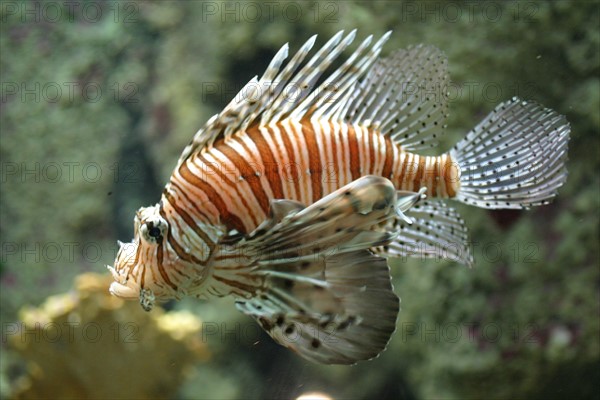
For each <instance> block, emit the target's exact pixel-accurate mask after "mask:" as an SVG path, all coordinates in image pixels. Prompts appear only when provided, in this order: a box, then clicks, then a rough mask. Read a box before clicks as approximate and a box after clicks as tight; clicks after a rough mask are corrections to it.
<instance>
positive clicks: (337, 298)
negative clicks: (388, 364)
mask: <svg viewBox="0 0 600 400" xmlns="http://www.w3.org/2000/svg"><path fill="white" fill-rule="evenodd" d="M321 268H322V270H321V271H319V270H320V269H321ZM308 269H309V270H312V271H313V274H309V275H308V276H306V278H310V280H308V279H303V278H302V277H301V276H299V279H295V277H294V276H293V275H290V276H288V277H285V278H283V277H278V276H271V277H269V279H268V288H267V290H265V291H264V293H262V294H261V295H259V296H258V297H256V298H253V299H251V300H249V301H237V302H236V305H237V307H238V309H239V310H240V311H242V312H244V313H245V314H248V315H250V316H252V317H253V318H254V319H256V320H257V321H258V323H259V324H260V325H261V326H262V327H263V329H265V330H266V331H267V333H268V334H269V335H270V336H271V337H272V338H273V339H274V340H275V341H276V342H277V343H279V344H281V345H283V346H285V347H288V348H290V349H292V350H294V351H295V352H297V353H298V354H300V355H301V356H302V357H304V358H306V359H308V360H311V361H314V362H319V363H323V364H354V363H356V362H357V361H360V360H368V359H371V358H373V357H376V356H377V355H379V353H380V352H381V351H383V350H384V349H385V347H386V345H387V343H388V341H389V339H390V336H391V335H392V333H393V332H394V330H395V328H396V316H397V314H398V311H399V302H400V301H399V299H398V297H397V296H396V295H395V294H394V292H393V290H392V284H391V282H390V275H389V269H388V266H387V262H386V260H385V259H384V258H381V257H378V256H375V255H373V254H372V253H370V252H369V251H368V250H361V251H355V252H349V253H343V254H337V255H334V256H331V257H327V258H326V259H324V260H319V261H318V262H315V263H311V265H310V266H309V268H308ZM310 275H313V277H310Z"/></svg>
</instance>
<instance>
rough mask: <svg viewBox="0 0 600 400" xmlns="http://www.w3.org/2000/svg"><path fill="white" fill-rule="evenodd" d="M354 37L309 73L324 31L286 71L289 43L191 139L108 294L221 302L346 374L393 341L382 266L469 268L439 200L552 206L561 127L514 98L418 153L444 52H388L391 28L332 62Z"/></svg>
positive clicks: (439, 123) (431, 131) (391, 299)
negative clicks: (405, 261)
mask: <svg viewBox="0 0 600 400" xmlns="http://www.w3.org/2000/svg"><path fill="white" fill-rule="evenodd" d="M355 32H356V31H352V32H350V33H349V34H347V35H345V36H344V32H343V31H341V32H338V33H337V34H336V35H335V36H333V37H332V38H331V39H330V40H329V41H328V42H327V43H326V44H325V45H324V46H323V47H322V48H321V49H320V50H318V51H316V52H315V53H314V55H313V56H312V57H310V59H308V61H305V59H307V56H308V55H309V54H310V53H311V48H312V47H313V45H314V43H315V40H316V35H315V36H313V37H311V38H310V39H309V40H308V41H307V42H306V43H305V44H304V45H303V46H302V47H301V48H300V50H299V51H298V52H297V53H296V54H295V55H294V56H293V57H292V58H291V60H290V61H289V62H288V63H287V64H285V65H284V60H285V59H286V58H287V56H288V45H287V44H286V45H284V46H283V47H282V48H281V49H280V50H279V52H278V53H277V54H276V55H275V57H274V58H273V60H272V61H271V62H270V64H269V66H268V67H267V69H266V72H265V73H264V75H263V76H262V78H260V79H257V77H254V78H253V79H252V80H250V81H249V82H248V84H247V85H245V86H244V87H243V88H242V90H241V91H240V93H239V94H238V95H237V96H236V97H235V98H234V99H233V100H232V101H231V103H229V104H228V105H227V106H226V107H225V109H224V110H223V111H222V112H221V113H219V114H217V115H215V116H213V117H212V118H211V119H210V120H209V121H208V122H207V123H206V125H205V126H204V127H203V128H202V129H200V130H199V131H198V132H197V133H196V135H195V136H194V138H193V140H192V141H191V143H190V144H189V145H188V146H187V147H186V148H185V149H184V151H183V154H182V155H181V157H180V159H179V161H178V163H177V166H176V167H175V170H174V171H173V174H172V176H171V178H170V181H169V182H168V183H167V185H166V187H165V189H164V191H163V193H162V196H161V199H160V201H159V202H158V204H156V205H154V206H151V207H146V208H141V209H140V210H139V211H138V212H137V213H136V216H135V219H134V223H135V227H134V229H135V234H134V235H135V236H134V238H133V241H132V242H131V243H127V244H124V243H120V242H119V243H120V246H121V247H120V249H119V251H118V254H117V256H116V260H115V265H114V268H113V267H108V268H109V270H110V271H111V272H112V275H113V277H114V279H115V282H113V283H112V284H111V286H110V292H111V293H112V294H113V295H116V296H119V297H123V298H127V299H138V300H139V301H140V303H141V305H142V307H143V308H144V309H145V310H147V311H149V310H150V309H151V308H152V307H153V305H154V304H155V303H156V302H158V301H165V300H168V299H172V298H176V299H180V298H181V297H182V296H186V295H189V296H196V297H199V298H209V297H211V296H219V297H220V296H228V295H231V296H233V298H234V299H235V305H236V306H237V308H238V309H239V310H240V311H242V312H243V313H245V314H248V315H250V316H251V317H253V318H254V319H255V320H256V321H257V322H258V323H259V324H260V326H261V327H262V328H263V329H264V330H266V331H267V332H268V334H269V335H270V336H271V337H272V338H273V339H274V340H275V341H276V342H278V343H279V344H281V345H283V346H286V347H288V348H290V349H292V350H294V351H296V352H297V353H299V354H300V355H301V356H302V357H304V358H306V359H308V360H311V361H314V362H319V363H325V364H353V363H355V362H357V361H360V360H367V359H371V358H374V357H376V356H378V355H379V354H380V353H381V352H382V351H383V350H384V349H385V347H386V345H387V343H388V341H389V339H390V337H391V335H392V333H393V332H394V330H395V325H396V317H397V314H398V312H399V303H400V300H399V298H398V297H397V296H396V294H395V293H394V291H393V287H392V283H391V278H390V270H389V267H388V264H387V259H388V258H389V257H401V256H427V257H447V258H450V259H453V260H455V261H458V262H460V263H462V264H466V265H471V264H472V263H473V258H472V255H471V253H470V252H469V246H468V237H467V231H466V228H465V225H464V222H463V220H462V219H461V218H460V216H459V214H458V212H457V211H456V210H455V209H454V208H452V207H451V206H450V205H448V204H446V203H447V201H448V199H453V200H457V201H460V202H463V203H467V204H471V205H474V206H478V207H483V208H488V209H500V208H508V209H521V208H528V207H530V206H535V205H540V204H546V203H548V201H549V200H550V199H551V198H552V197H553V196H555V195H556V191H557V189H558V188H559V187H560V186H561V185H562V184H563V183H564V182H565V180H566V176H567V172H566V168H565V165H564V164H565V160H566V155H567V143H568V137H569V131H570V128H569V124H568V122H567V121H566V119H565V117H563V116H561V115H559V114H557V113H556V112H554V111H552V110H550V109H547V108H544V107H542V106H540V105H539V104H537V103H534V102H529V101H523V100H519V99H517V98H513V99H512V100H510V101H508V102H505V103H502V104H500V105H499V106H497V107H496V108H495V109H494V110H493V111H492V112H491V113H490V114H489V115H488V116H487V117H486V118H484V119H483V121H481V122H480V123H479V124H478V125H477V126H476V127H475V128H474V129H473V130H471V131H470V132H469V133H467V134H466V136H465V137H464V139H462V140H461V141H459V142H458V143H457V144H456V145H455V146H454V147H453V148H452V149H451V150H450V151H449V152H447V153H445V154H442V155H440V156H424V155H419V154H418V151H419V150H423V149H426V148H431V147H434V146H435V145H436V144H437V139H438V138H439V136H440V135H441V134H442V133H443V131H444V128H445V124H444V123H445V120H446V118H447V102H448V96H447V94H444V93H442V92H441V91H440V90H439V88H445V87H447V84H448V75H447V60H446V57H445V56H444V54H443V53H442V52H441V51H439V50H438V49H436V48H434V47H431V46H425V45H418V46H412V47H409V48H407V49H405V50H399V51H396V52H394V53H392V54H391V55H389V56H388V57H386V58H380V57H379V54H380V52H381V49H382V46H383V44H384V43H385V42H386V41H387V39H388V38H389V36H390V33H391V32H388V33H386V34H385V35H383V36H382V37H381V38H380V39H379V40H378V41H377V42H375V43H374V44H373V45H371V43H372V39H373V37H372V36H369V37H367V38H366V39H364V40H363V41H362V42H361V43H360V45H358V47H357V48H356V50H355V51H354V52H353V53H352V54H351V55H350V56H349V57H347V58H345V59H342V60H341V61H340V60H338V58H339V57H340V55H341V54H342V53H343V52H344V50H345V49H346V48H347V47H348V46H349V45H350V44H351V43H352V42H353V40H354V38H355ZM336 60H338V63H337V65H338V66H337V68H334V67H333V66H332V64H333V63H334V62H335V61H336ZM325 73H326V74H325ZM324 74H325V75H324ZM436 88H437V89H438V90H437V91H436V90H435V89H436ZM425 197H426V198H427V199H425Z"/></svg>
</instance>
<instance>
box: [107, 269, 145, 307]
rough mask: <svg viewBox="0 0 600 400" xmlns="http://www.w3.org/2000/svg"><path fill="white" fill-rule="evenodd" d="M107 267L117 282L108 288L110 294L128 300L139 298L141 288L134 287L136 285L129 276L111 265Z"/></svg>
mask: <svg viewBox="0 0 600 400" xmlns="http://www.w3.org/2000/svg"><path fill="white" fill-rule="evenodd" d="M106 267H107V268H108V270H109V271H110V272H111V274H112V276H113V278H114V280H115V281H114V282H113V283H111V284H110V287H109V288H108V290H109V292H110V294H112V295H113V296H116V297H120V298H122V299H127V300H134V299H137V298H138V297H139V295H140V290H139V288H137V287H134V285H135V283H134V282H133V280H131V279H129V277H128V276H127V274H124V273H122V272H119V271H117V270H116V269H115V268H113V267H111V266H110V265H107V266H106Z"/></svg>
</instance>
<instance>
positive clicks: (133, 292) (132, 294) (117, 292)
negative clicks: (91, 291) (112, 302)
mask: <svg viewBox="0 0 600 400" xmlns="http://www.w3.org/2000/svg"><path fill="white" fill-rule="evenodd" d="M108 290H109V291H110V294H112V295H113V296H116V297H119V298H122V299H126V300H136V299H137V298H139V297H140V292H139V290H138V289H134V288H132V287H130V286H125V285H122V284H120V283H119V282H113V283H111V284H110V287H109V288H108Z"/></svg>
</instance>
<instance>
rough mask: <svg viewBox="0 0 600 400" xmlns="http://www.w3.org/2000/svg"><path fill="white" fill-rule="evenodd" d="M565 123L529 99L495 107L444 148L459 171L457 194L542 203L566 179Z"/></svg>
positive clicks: (499, 203) (473, 199) (486, 201)
mask: <svg viewBox="0 0 600 400" xmlns="http://www.w3.org/2000/svg"><path fill="white" fill-rule="evenodd" d="M569 132H570V127H569V123H568V122H567V120H566V118H565V117H564V116H562V115H559V114H558V113H556V112H555V111H552V110H550V109H548V108H544V107H542V106H541V105H539V104H537V103H535V102H527V101H522V100H519V99H518V98H513V99H512V100H511V101H509V102H506V103H502V104H500V105H499V106H498V107H496V108H495V109H494V110H493V111H492V112H491V113H490V114H489V115H488V116H487V117H486V118H485V119H484V120H483V121H482V122H481V123H479V125H477V126H476V127H475V128H474V129H473V130H472V131H471V132H469V134H468V135H467V136H466V137H465V139H463V140H462V141H460V142H459V143H458V144H457V145H456V146H455V147H454V149H453V150H452V151H451V152H450V154H451V156H452V157H453V159H455V160H456V162H457V164H458V166H459V168H460V171H461V176H460V190H459V191H458V193H457V199H458V200H460V201H463V202H465V203H468V204H473V205H476V206H479V207H484V208H528V207H530V206H536V205H540V204H546V203H548V202H549V201H550V200H551V199H552V198H553V197H554V196H555V195H556V193H557V190H558V188H559V187H560V186H562V185H563V184H564V182H565V181H566V179H567V170H566V167H565V161H566V159H567V146H568V141H569Z"/></svg>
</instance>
